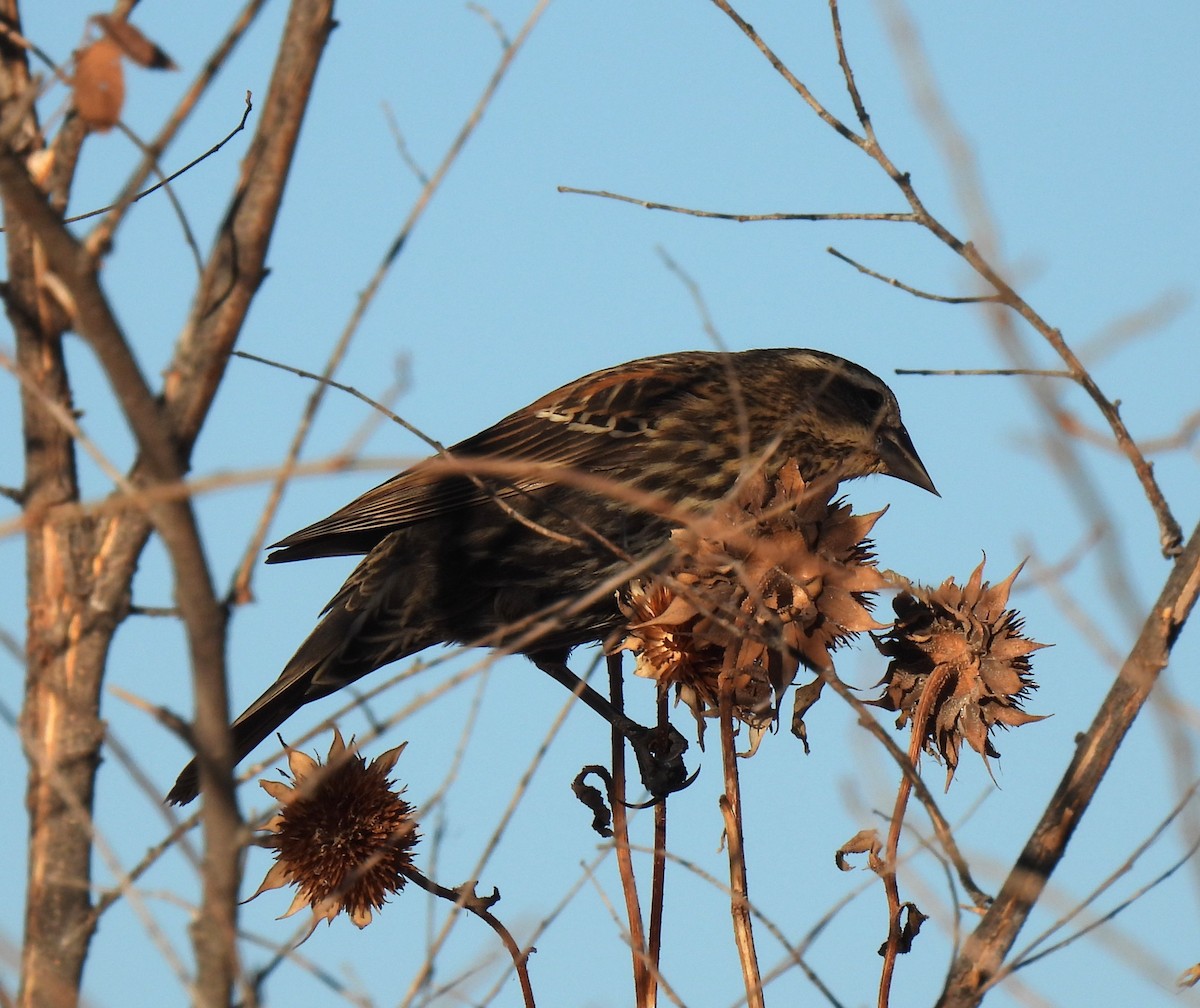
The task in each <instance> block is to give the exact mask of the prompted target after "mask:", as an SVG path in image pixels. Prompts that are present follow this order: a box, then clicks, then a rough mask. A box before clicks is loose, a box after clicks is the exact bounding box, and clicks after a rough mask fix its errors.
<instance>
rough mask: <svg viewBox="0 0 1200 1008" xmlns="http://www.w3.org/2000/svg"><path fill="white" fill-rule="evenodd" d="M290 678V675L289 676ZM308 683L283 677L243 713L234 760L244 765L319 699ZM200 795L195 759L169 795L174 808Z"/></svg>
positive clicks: (234, 730) (237, 724)
mask: <svg viewBox="0 0 1200 1008" xmlns="http://www.w3.org/2000/svg"><path fill="white" fill-rule="evenodd" d="M285 675H286V673H285ZM307 685H308V683H307V682H306V681H305V677H303V676H295V677H293V678H292V679H291V680H290V681H289V682H285V681H284V676H280V678H279V679H277V680H276V681H275V682H274V683H273V684H272V686H271V688H270V689H268V690H267V691H266V692H265V693H264V694H263V695H262V696H260V697H259V698H258V699H257V700H255V701H254V703H253V704H252V705H251V706H250V707H249V708H248V709H247V710H246V712H245V713H244V714H242V715H241V716H240V717H239V718H238V719H237V720H236V721H235V722H234V723H233V725H232V727H231V728H230V731H231V732H232V734H233V761H234V763H235V764H237V763H240V762H241V761H242V760H244V759H245V758H246V757H247V756H249V755H250V753H251V752H253V751H254V749H255V748H256V747H257V746H258V744H259V743H260V742H262V741H263V740H264V739H266V738H267V737H268V736H269V735H270V734H271V732H273V731H275V730H276V729H277V728H278V727H279V726H280V725H282V724H283V723H284V722H285V721H286V720H287V719H288V718H290V717H291V716H292V715H293V714H295V713H296V711H298V710H299V709H300V708H301V707H303V706H304V705H305V704H306V703H308V701H309V700H311V699H315V698H314V697H311V696H309V695H307V693H306V689H305V687H306V686H307ZM199 792H200V764H199V761H198V760H196V759H193V760H192V761H191V762H190V763H188V765H187V766H185V767H184V768H183V771H182V772H181V773H180V774H179V777H178V778H177V779H176V781H175V786H174V787H172V788H171V790H170V792H169V793H168V794H167V801H168V803H170V804H171V805H186V804H187V803H188V802H190V801H192V800H193V799H194V798H195V797H196V795H197V794H199Z"/></svg>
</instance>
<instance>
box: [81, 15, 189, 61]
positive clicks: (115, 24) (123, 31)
mask: <svg viewBox="0 0 1200 1008" xmlns="http://www.w3.org/2000/svg"><path fill="white" fill-rule="evenodd" d="M91 21H92V24H94V25H96V27H98V28H99V29H100V30H101V31H102V32H104V35H105V37H106V38H110V39H112V41H113V42H115V43H116V44H117V45H118V46H119V47H120V49H121V52H123V53H124V54H125V55H126V56H128V57H129V58H130V59H131V60H133V62H134V63H136V64H137V65H138V66H140V67H145V68H146V69H147V70H178V69H179V67H177V66H176V65H175V61H174V60H172V59H171V57H170V56H168V55H167V54H166V53H165V52H163V51H162V50H161V49H160V48H159V47H158V46H157V45H155V44H154V43H153V42H151V41H150V40H149V39H148V38H146V36H145V35H143V34H142V33H141V32H140V31H139V30H138V29H137V28H135V27H134V26H133V25H131V24H130V23H129V22H128V21H123V20H119V19H117V18H113V17H109V16H108V15H107V14H95V15H93V16H92V19H91Z"/></svg>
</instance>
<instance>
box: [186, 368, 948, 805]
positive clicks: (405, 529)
mask: <svg viewBox="0 0 1200 1008" xmlns="http://www.w3.org/2000/svg"><path fill="white" fill-rule="evenodd" d="M789 459H791V460H794V461H795V462H796V463H797V465H798V467H799V471H800V475H801V476H802V477H803V478H804V479H805V480H806V481H810V482H811V481H812V480H813V479H816V478H817V477H830V478H833V479H836V480H837V481H839V482H841V481H844V480H850V479H856V478H858V477H862V476H867V475H870V474H873V473H879V474H885V475H888V476H892V477H895V478H896V479H899V480H903V481H906V482H908V483H911V484H913V485H915V486H917V487H920V488H922V489H924V490H927V491H929V492H931V493H933V494H937V490H936V488H935V486H934V483H933V481H932V479H931V478H930V476H929V473H928V471H927V470H926V468H925V465H924V464H923V463H922V461H921V459H920V457H919V456H918V455H917V452H916V449H915V448H914V447H913V443H912V439H911V438H910V437H909V434H908V431H907V430H906V429H905V427H904V424H903V423H902V422H901V419H900V407H899V405H898V403H897V401H896V396H895V395H894V394H893V392H892V390H891V389H890V388H888V386H887V385H886V384H885V383H884V382H883V381H881V380H880V379H879V378H878V377H876V376H875V375H874V374H872V373H871V372H870V371H868V370H867V369H866V368H863V367H861V366H859V365H858V364H855V363H853V362H851V361H848V360H845V359H844V358H842V357H838V356H835V355H834V354H831V353H826V352H823V351H820V350H807V349H794V348H781V349H756V350H745V351H741V352H726V351H703V350H695V351H684V352H679V353H669V354H663V355H659V356H653V357H645V358H642V359H639V360H634V361H630V362H628V363H625V364H621V365H618V366H616V367H611V368H607V369H605V370H601V371H596V372H594V373H592V374H589V375H586V376H584V377H582V378H579V379H577V380H575V381H573V382H570V383H569V384H567V385H564V386H563V387H561V388H559V389H557V390H555V391H553V392H550V393H548V394H547V395H544V396H542V397H541V398H540V399H538V400H536V401H535V402H533V403H531V404H530V405H528V406H526V407H525V408H524V409H519V410H517V411H516V412H515V413H512V414H510V415H509V416H507V417H505V418H504V419H503V420H500V421H499V422H498V423H496V424H495V425H493V426H491V427H489V428H487V429H486V430H484V431H482V432H481V433H479V434H476V435H474V436H473V437H469V438H467V439H466V440H465V441H462V442H460V443H458V444H456V445H454V446H453V447H451V448H449V449H447V450H444V451H441V452H439V453H438V454H436V455H433V456H431V457H430V458H428V459H426V460H424V461H423V462H420V463H418V464H417V465H415V466H413V467H412V468H410V469H407V470H405V471H404V472H401V473H399V474H398V475H396V476H394V477H392V478H391V479H389V480H387V481H386V482H384V483H382V484H381V485H379V486H377V487H375V488H374V489H372V490H369V491H367V492H366V493H364V494H363V495H362V496H360V497H358V498H357V499H356V500H354V501H352V502H351V503H349V504H347V505H346V506H345V507H343V508H341V509H340V510H338V511H335V512H334V513H333V514H332V515H330V516H329V517H328V518H325V519H323V520H321V521H318V522H316V523H315V524H312V525H309V526H307V527H306V528H303V529H301V530H300V531H298V532H295V533H293V534H292V535H289V536H287V537H286V538H284V539H282V540H280V541H279V542H277V543H275V544H274V545H273V546H271V547H269V548H270V549H272V550H274V551H275V552H273V553H271V554H270V555H269V556H268V558H267V563H272V564H274V563H288V562H291V561H296V560H307V559H311V558H315V557H331V556H347V555H361V556H362V557H363V559H362V560H361V561H360V562H359V564H358V566H357V567H355V569H354V570H353V572H352V573H351V574H350V576H349V577H348V578H347V580H346V582H345V584H343V585H342V587H341V589H340V590H339V591H338V592H337V594H336V595H334V597H333V598H332V599H331V600H330V602H329V604H328V605H327V606H326V608H325V610H324V613H323V615H322V617H321V619H320V622H319V623H318V624H317V626H316V628H315V629H314V630H313V631H312V633H311V634H309V636H308V637H307V638H306V639H305V640H304V642H303V643H302V644H301V645H300V647H299V648H298V649H297V651H296V653H295V654H294V655H293V657H292V658H291V660H290V661H289V662H288V663H287V664H286V666H285V667H284V669H283V671H282V672H281V673H280V675H279V677H278V679H276V680H275V682H274V683H272V684H271V685H270V686H269V687H268V688H267V689H266V690H265V692H263V694H262V695H261V696H260V697H259V698H258V699H257V700H255V701H254V702H253V703H252V704H251V705H250V706H249V707H248V708H247V709H246V710H245V712H244V713H242V714H241V715H240V716H239V717H238V718H237V719H236V720H235V721H234V722H233V725H232V728H231V731H232V736H233V747H234V752H235V756H236V761H237V762H240V761H241V760H242V759H244V758H245V757H246V756H248V755H249V754H250V752H251V751H252V750H253V749H254V748H255V747H256V746H257V745H258V744H259V743H260V742H262V741H263V740H264V739H266V738H267V737H268V736H269V735H270V734H271V733H272V732H274V731H276V730H277V729H278V728H279V727H280V726H281V725H282V724H283V723H284V722H285V721H286V720H287V719H288V718H289V717H291V716H292V715H293V714H294V713H296V711H297V710H299V709H300V708H301V707H302V706H304V705H305V704H307V703H310V702H312V701H314V700H317V699H319V698H321V697H325V696H328V695H329V694H331V693H334V692H336V691H337V690H340V689H342V688H343V687H345V686H348V685H350V684H351V683H353V682H355V681H357V680H358V679H360V678H361V677H363V676H365V675H367V674H368V673H370V672H372V671H374V670H376V669H378V668H380V667H382V666H384V665H388V664H390V663H392V662H395V661H398V660H400V659H402V658H406V657H409V656H411V655H415V654H417V653H418V652H421V651H423V650H425V649H426V648H429V647H432V646H434V645H436V644H462V645H481V646H486V647H491V648H494V649H499V650H501V651H504V652H515V653H520V654H523V655H525V656H526V657H528V658H530V659H531V660H532V661H533V662H534V664H535V665H537V666H538V667H539V668H541V669H543V670H544V671H546V672H548V673H549V674H550V675H552V676H553V677H554V678H556V679H558V680H559V681H561V682H563V683H564V684H565V685H568V686H570V687H571V688H573V689H576V690H577V691H579V692H580V693H581V695H582V698H583V699H584V701H585V702H586V703H588V704H589V705H590V706H592V707H594V708H595V709H596V710H597V711H598V712H599V713H601V714H602V715H603V716H604V717H606V718H607V719H608V720H609V721H610V722H612V723H613V725H614V727H616V728H617V729H618V731H620V732H621V733H622V734H624V735H625V736H626V737H627V738H629V739H630V741H631V742H632V743H633V744H634V751H635V754H636V755H637V757H638V764H639V767H640V769H641V772H642V777H643V782H644V783H645V784H646V786H647V787H648V788H649V789H650V790H651V792H652V793H653V794H656V796H657V795H661V794H665V793H668V792H670V791H672V790H675V789H678V788H679V787H681V786H682V784H683V777H682V772H683V771H682V761H681V759H680V754H681V752H682V749H683V748H686V745H687V743H686V742H684V741H683V740H682V736H680V735H679V734H678V732H674V731H673V730H671V732H670V734H668V735H667V736H663V735H661V734H657V735H656V734H655V731H656V730H652V729H646V728H642V727H641V726H639V725H637V724H636V723H634V722H633V721H631V720H630V719H628V718H626V717H625V716H624V715H623V714H620V713H619V712H617V711H615V710H614V709H613V708H612V707H611V706H610V705H609V704H608V702H607V701H606V700H605V699H604V698H603V697H602V696H600V695H599V694H598V693H596V692H595V691H593V690H591V688H590V687H587V686H585V685H582V684H580V683H579V681H578V680H577V679H576V678H575V677H574V675H573V674H572V673H571V672H570V669H569V667H568V666H567V659H568V656H569V654H570V652H571V650H572V649H574V648H575V647H577V646H580V645H585V644H591V643H596V642H604V641H606V640H611V639H612V637H613V635H614V634H617V633H619V632H620V628H621V627H622V625H623V624H622V619H623V617H622V614H621V611H620V609H619V607H618V604H617V589H618V588H620V587H621V585H622V584H624V583H627V582H628V580H629V578H630V576H631V575H632V574H633V573H638V572H640V571H645V570H647V569H650V568H652V567H653V565H654V564H655V563H656V562H660V561H661V560H662V559H663V558H664V556H665V555H666V553H667V550H668V548H669V545H668V544H669V541H670V535H671V530H672V529H673V528H676V527H678V526H679V525H680V524H681V522H682V521H684V520H686V516H687V515H689V514H695V513H697V512H702V511H703V510H704V509H705V508H708V507H711V506H712V505H714V504H715V503H716V502H718V501H719V500H721V498H722V497H724V496H725V495H726V494H727V493H729V491H730V490H731V489H732V488H733V487H734V486H735V484H736V483H737V481H738V478H739V476H741V475H742V474H744V473H746V472H747V471H749V470H750V469H753V468H754V467H762V469H763V471H767V470H769V469H771V468H772V467H778V466H780V465H782V464H783V463H784V461H786V460H789ZM198 789H199V769H198V764H197V761H196V759H193V760H192V761H191V763H189V764H188V766H187V767H186V768H185V769H184V770H183V772H182V773H181V774H180V775H179V778H178V780H177V781H176V783H175V785H174V787H173V788H172V789H171V791H170V793H169V794H168V796H167V800H168V801H169V802H171V803H173V804H186V803H188V802H190V801H191V800H192V799H194V798H195V797H196V795H197V793H198Z"/></svg>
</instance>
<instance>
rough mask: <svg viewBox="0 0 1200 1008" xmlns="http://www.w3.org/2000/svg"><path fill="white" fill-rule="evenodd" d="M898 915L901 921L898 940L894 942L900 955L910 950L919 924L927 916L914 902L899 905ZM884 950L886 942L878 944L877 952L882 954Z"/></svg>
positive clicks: (885, 949)
mask: <svg viewBox="0 0 1200 1008" xmlns="http://www.w3.org/2000/svg"><path fill="white" fill-rule="evenodd" d="M900 916H901V918H902V919H903V923H902V924H901V925H900V940H899V941H898V942H897V944H896V951H897V952H898V953H899V954H900V955H907V954H908V953H909V952H911V951H912V945H913V941H914V940H915V939H916V937H917V935H918V934H920V933H921V925H922V924H924V923H925V922H926V921H927V920H929V918H928V917H927V916H926V915H925V914H923V913H921V911H920V910H918V909H917V905H916V904H915V903H905V904H904V905H903V906H901V907H900ZM886 952H887V942H884V943H883V944H882V945H880V946H879V954H880V955H884V954H885V953H886Z"/></svg>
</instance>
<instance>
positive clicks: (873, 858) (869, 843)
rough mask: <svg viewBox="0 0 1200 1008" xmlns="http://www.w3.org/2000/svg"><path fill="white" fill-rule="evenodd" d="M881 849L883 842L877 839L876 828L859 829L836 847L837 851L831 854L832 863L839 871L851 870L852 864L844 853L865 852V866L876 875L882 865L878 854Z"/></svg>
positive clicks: (852, 868) (881, 859) (879, 872)
mask: <svg viewBox="0 0 1200 1008" xmlns="http://www.w3.org/2000/svg"><path fill="white" fill-rule="evenodd" d="M881 850H883V843H882V842H881V841H880V839H879V831H878V830H874V829H865V830H859V831H858V832H857V833H855V834H854V836H852V837H851V838H850V839H849V840H847V841H846V842H845V843H844V844H842V846H841V847H839V848H838V849H837V853H835V854H834V855H833V863H834V864H836V865H837V866H838V868H839V869H840V870H841V871H853V870H854V865H852V864H850V863H849V862H848V861H847V860H846V855H848V854H866V855H867V867H868V868H869V869H870V870H871V871H873V872H875V874H876V875H878V874H881V873H882V870H883V867H884V861H883V858H881V857H880V856H879V852H880V851H881Z"/></svg>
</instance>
